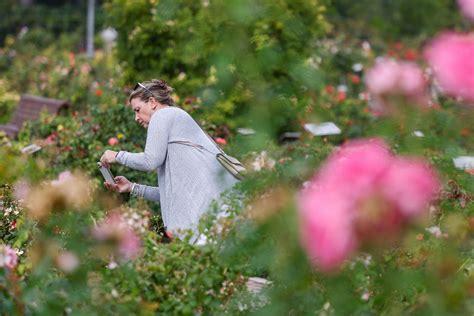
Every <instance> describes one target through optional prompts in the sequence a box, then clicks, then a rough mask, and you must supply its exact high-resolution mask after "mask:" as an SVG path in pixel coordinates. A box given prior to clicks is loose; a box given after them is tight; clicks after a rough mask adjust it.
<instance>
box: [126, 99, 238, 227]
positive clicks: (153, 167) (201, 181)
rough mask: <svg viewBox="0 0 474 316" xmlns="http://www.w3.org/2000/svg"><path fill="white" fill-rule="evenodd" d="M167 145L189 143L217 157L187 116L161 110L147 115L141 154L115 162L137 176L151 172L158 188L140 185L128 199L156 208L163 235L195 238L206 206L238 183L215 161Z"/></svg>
mask: <svg viewBox="0 0 474 316" xmlns="http://www.w3.org/2000/svg"><path fill="white" fill-rule="evenodd" d="M173 141H190V142H192V143H195V144H199V145H201V146H204V147H205V148H206V149H207V150H209V151H211V152H213V153H218V149H217V147H216V145H215V144H214V143H213V142H211V140H209V138H208V137H207V136H206V134H205V133H204V132H203V130H202V129H201V128H200V127H199V125H198V124H197V123H196V122H195V121H194V120H193V118H192V117H191V116H190V115H189V114H188V113H187V112H185V111H184V110H182V109H180V108H177V107H167V108H163V109H161V110H158V111H157V112H155V113H154V114H153V115H152V117H151V120H150V123H149V125H148V131H147V138H146V145H145V151H144V152H142V153H129V152H126V151H120V152H119V153H118V155H117V162H119V163H120V164H122V165H124V166H127V167H129V168H132V169H136V170H140V171H147V172H150V171H156V172H157V173H158V184H159V186H158V187H153V186H147V185H141V184H140V185H136V186H135V189H134V192H133V193H134V194H136V195H139V196H142V197H143V198H145V199H147V200H152V201H159V202H160V206H161V214H162V218H163V222H164V224H165V226H166V227H167V230H168V231H172V232H174V233H176V232H177V230H179V229H191V230H193V231H194V232H196V228H197V224H198V222H199V219H200V217H201V215H202V214H204V213H205V212H206V211H208V209H209V206H210V203H211V202H212V200H213V199H216V198H218V197H219V195H220V194H221V193H222V192H223V191H224V190H226V189H228V188H230V187H232V186H233V185H234V184H235V183H236V182H237V181H238V180H236V179H235V178H234V177H233V176H232V175H231V174H230V173H229V172H227V170H225V169H224V168H223V167H222V165H221V164H220V163H219V162H218V161H217V159H216V157H215V155H213V154H211V153H209V152H207V151H204V150H199V149H197V148H195V147H191V146H186V145H183V144H176V143H173V144H170V142H173ZM178 235H179V234H178Z"/></svg>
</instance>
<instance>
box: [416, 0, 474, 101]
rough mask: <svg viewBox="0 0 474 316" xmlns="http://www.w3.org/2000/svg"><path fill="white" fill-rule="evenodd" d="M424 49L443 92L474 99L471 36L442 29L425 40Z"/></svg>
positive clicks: (473, 47)
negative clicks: (429, 40) (433, 37)
mask: <svg viewBox="0 0 474 316" xmlns="http://www.w3.org/2000/svg"><path fill="white" fill-rule="evenodd" d="M471 2H472V1H471ZM424 53H425V57H426V59H427V61H428V63H429V64H430V66H431V67H432V68H433V71H434V75H435V78H436V79H437V80H438V82H439V84H440V86H441V88H442V89H443V90H444V92H445V93H446V94H448V95H452V96H455V97H461V98H463V99H464V100H466V101H469V102H474V37H473V36H471V35H464V34H457V33H443V34H441V35H439V36H438V37H436V38H435V39H434V40H432V41H431V42H430V43H429V44H428V46H427V47H426V49H425V52H424Z"/></svg>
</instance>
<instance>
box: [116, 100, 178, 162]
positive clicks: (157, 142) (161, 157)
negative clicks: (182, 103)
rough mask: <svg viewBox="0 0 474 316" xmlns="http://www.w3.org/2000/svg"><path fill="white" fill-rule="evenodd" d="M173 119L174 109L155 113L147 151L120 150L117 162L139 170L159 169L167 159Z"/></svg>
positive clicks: (148, 137) (148, 133) (148, 136)
mask: <svg viewBox="0 0 474 316" xmlns="http://www.w3.org/2000/svg"><path fill="white" fill-rule="evenodd" d="M173 119H174V116H173V111H170V110H168V109H166V108H165V109H161V110H159V111H157V112H156V113H154V114H153V116H152V117H151V119H150V123H149V125H148V130H147V137H146V145H145V151H144V152H141V153H130V152H127V151H120V152H119V153H118V154H117V158H116V160H117V162H118V163H120V164H122V165H124V166H127V167H129V168H132V169H135V170H139V171H154V170H156V169H158V167H160V166H161V165H162V164H163V163H164V161H165V159H166V154H167V151H168V141H169V134H170V129H171V128H172V126H173Z"/></svg>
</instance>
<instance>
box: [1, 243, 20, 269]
mask: <svg viewBox="0 0 474 316" xmlns="http://www.w3.org/2000/svg"><path fill="white" fill-rule="evenodd" d="M17 263H18V256H17V254H16V251H15V250H13V249H12V248H10V246H8V245H0V268H3V267H5V268H7V269H10V270H13V269H15V267H16V265H17Z"/></svg>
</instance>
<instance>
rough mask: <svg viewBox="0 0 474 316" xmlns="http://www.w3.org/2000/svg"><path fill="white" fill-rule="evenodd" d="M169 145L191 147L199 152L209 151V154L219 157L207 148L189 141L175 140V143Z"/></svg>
mask: <svg viewBox="0 0 474 316" xmlns="http://www.w3.org/2000/svg"><path fill="white" fill-rule="evenodd" d="M168 144H181V145H186V146H191V147H194V148H197V149H199V150H204V151H207V152H208V153H211V154H213V155H217V154H216V153H213V152H212V151H210V150H209V149H207V148H206V147H204V146H202V145H199V144H195V143H192V142H189V141H187V140H175V141H172V142H169V143H168Z"/></svg>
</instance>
